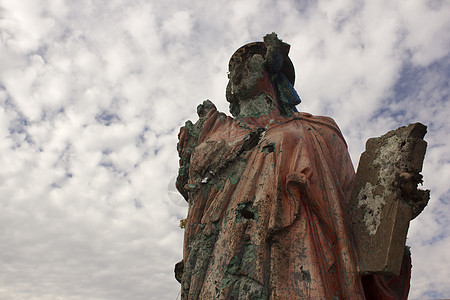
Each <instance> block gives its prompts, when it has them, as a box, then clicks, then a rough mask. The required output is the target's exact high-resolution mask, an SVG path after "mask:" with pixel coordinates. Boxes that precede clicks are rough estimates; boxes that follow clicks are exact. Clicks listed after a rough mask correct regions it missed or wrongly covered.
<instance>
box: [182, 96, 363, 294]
mask: <svg viewBox="0 0 450 300" xmlns="http://www.w3.org/2000/svg"><path fill="white" fill-rule="evenodd" d="M205 108H209V111H208V112H207V113H206V114H205V115H203V114H201V116H200V118H199V120H198V121H197V122H196V124H193V125H191V123H188V124H189V125H188V126H189V128H194V129H195V130H189V128H187V127H184V128H182V129H181V131H180V135H179V139H180V143H179V145H180V147H179V151H180V157H181V164H182V166H183V165H184V163H185V162H187V161H189V171H188V176H187V177H185V176H184V174H185V173H184V172H182V173H181V174H180V177H179V181H178V187H179V188H180V190H181V191H183V193H186V194H187V195H188V197H187V199H188V201H189V212H188V217H187V223H186V229H185V248H184V271H183V275H182V280H181V285H182V298H183V299H296V298H317V299H332V298H333V297H338V298H340V299H358V298H362V290H361V288H360V284H359V277H358V274H357V270H356V261H355V258H354V254H353V249H352V246H351V239H350V238H349V232H348V227H347V221H348V220H347V219H346V218H347V214H346V210H345V209H346V199H347V197H348V196H349V195H350V188H351V183H352V179H353V176H354V170H353V166H352V163H351V161H350V158H349V155H348V152H347V146H346V144H345V142H344V140H343V138H342V135H341V133H340V131H339V129H338V127H337V126H336V124H335V123H334V122H333V121H332V120H331V119H330V118H327V117H317V116H311V115H310V114H307V113H295V114H294V116H293V117H283V116H280V115H278V117H277V118H273V119H271V118H245V119H239V120H236V119H233V118H231V117H228V116H225V115H224V114H222V113H219V112H218V111H217V110H216V109H215V107H213V106H212V103H211V102H210V101H205V102H204V103H203V104H202V105H200V107H199V111H200V112H203V111H204V110H205ZM194 145H195V147H194V148H193V150H192V151H191V147H193V146H194ZM186 151H187V152H186ZM187 153H190V158H189V159H186V156H185V155H187Z"/></svg>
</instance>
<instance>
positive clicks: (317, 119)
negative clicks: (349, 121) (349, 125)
mask: <svg viewBox="0 0 450 300" xmlns="http://www.w3.org/2000/svg"><path fill="white" fill-rule="evenodd" d="M293 118H294V119H299V120H303V121H305V122H311V123H316V124H322V125H325V126H327V127H331V128H333V129H336V130H338V131H340V129H339V127H338V125H337V124H336V122H335V121H334V120H333V119H332V118H330V117H326V116H315V115H313V114H310V113H307V112H297V113H294V116H293Z"/></svg>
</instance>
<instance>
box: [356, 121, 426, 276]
mask: <svg viewBox="0 0 450 300" xmlns="http://www.w3.org/2000/svg"><path fill="white" fill-rule="evenodd" d="M425 133H426V126H425V125H423V124H420V123H416V124H411V125H409V126H407V127H406V126H405V127H400V128H398V129H397V130H393V131H390V132H388V133H386V134H385V135H383V136H381V137H378V138H372V139H369V140H368V141H367V143H366V151H365V152H364V153H362V155H361V158H360V161H359V165H358V170H357V173H356V177H355V184H354V187H353V191H352V196H351V201H350V202H351V206H350V207H351V210H350V212H351V218H352V223H353V234H354V239H355V245H356V249H357V253H358V267H359V272H360V273H361V274H370V273H384V274H391V275H398V274H399V273H400V268H401V265H402V260H403V252H404V247H405V242H406V235H407V232H408V227H409V222H410V220H411V219H413V218H415V217H416V216H417V215H418V214H419V213H420V212H421V211H422V210H423V208H424V207H425V206H426V204H427V203H428V200H429V191H423V190H418V189H417V185H418V184H419V183H421V182H422V175H420V174H419V172H421V171H422V163H423V159H424V156H425V151H426V146H427V143H426V142H425V141H424V140H423V137H424V135H425Z"/></svg>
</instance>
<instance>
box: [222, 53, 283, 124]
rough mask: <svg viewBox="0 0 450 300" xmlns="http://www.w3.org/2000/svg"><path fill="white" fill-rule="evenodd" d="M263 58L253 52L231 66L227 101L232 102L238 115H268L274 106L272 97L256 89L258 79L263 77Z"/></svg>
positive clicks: (235, 113)
mask: <svg viewBox="0 0 450 300" xmlns="http://www.w3.org/2000/svg"><path fill="white" fill-rule="evenodd" d="M264 70H265V69H264V59H263V57H262V56H261V55H259V54H255V55H253V56H251V57H249V58H248V59H245V60H244V61H242V62H241V63H236V64H235V65H233V66H232V68H231V69H230V73H229V76H228V77H229V79H230V81H229V82H228V86H227V98H228V101H230V102H234V103H235V105H236V107H237V108H238V110H237V111H232V113H233V114H234V115H235V116H239V117H260V116H262V115H268V114H269V113H270V111H271V110H273V109H274V108H275V104H274V99H272V98H271V97H270V96H268V95H266V94H264V93H261V91H259V90H258V86H257V83H258V80H260V79H261V78H263V77H264Z"/></svg>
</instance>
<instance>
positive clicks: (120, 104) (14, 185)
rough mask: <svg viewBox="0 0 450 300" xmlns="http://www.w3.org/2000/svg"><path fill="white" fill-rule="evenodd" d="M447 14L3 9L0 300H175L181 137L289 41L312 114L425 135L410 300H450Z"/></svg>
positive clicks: (388, 4) (55, 3)
mask: <svg viewBox="0 0 450 300" xmlns="http://www.w3.org/2000/svg"><path fill="white" fill-rule="evenodd" d="M449 12H450V4H449V2H448V1H439V0H429V1H424V0H411V1H352V0H340V1H311V0H310V1H258V0H250V1H222V0H219V1H189V2H186V1H138V0H127V1H125V0H114V1H101V0H97V1H96V0H82V1H64V0H47V1H45V0H34V1H26V0H14V1H10V0H0V38H1V40H0V41H1V42H0V57H1V58H2V59H1V60H0V64H1V65H0V139H1V141H0V166H1V168H0V205H1V208H0V268H1V270H2V272H0V273H1V274H0V299H37V300H44V299H74V300H78V299H95V300H97V299H98V300H103V299H105V300H106V299H108V300H110V299H175V298H176V297H177V295H178V292H179V285H178V283H177V282H176V281H175V279H174V276H173V266H174V263H176V262H177V261H179V260H180V259H181V257H182V242H183V231H182V230H181V229H180V228H178V222H179V219H180V218H184V217H185V216H186V206H185V205H183V204H180V203H178V202H177V200H176V197H175V196H174V195H173V193H169V194H168V189H169V190H170V187H169V188H168V185H169V183H170V182H171V180H173V178H174V176H175V175H176V172H177V165H178V157H177V153H176V142H177V134H178V130H179V127H180V126H182V125H183V124H184V122H185V121H186V120H187V119H191V120H193V121H195V120H196V106H197V104H199V103H201V102H202V101H203V100H205V99H211V100H212V101H213V102H214V103H215V104H216V105H217V107H218V109H219V110H221V111H224V112H227V113H228V103H227V102H226V101H225V86H226V83H227V74H226V73H227V63H228V59H229V57H230V56H231V54H232V53H233V52H234V51H235V50H236V49H237V48H238V47H240V46H241V45H243V44H245V43H247V42H251V41H255V40H261V39H262V37H263V36H264V35H265V34H267V33H270V32H272V31H275V32H277V33H278V35H279V37H280V38H281V39H283V40H284V41H286V42H287V43H289V44H291V53H290V57H291V60H292V61H293V63H294V65H295V68H296V78H297V79H296V85H295V87H296V89H297V91H298V93H299V94H300V96H301V98H302V100H303V102H302V103H301V104H300V105H299V106H298V109H299V110H300V111H306V112H310V113H313V114H316V115H327V116H330V117H332V118H334V119H335V120H336V121H337V123H338V124H339V126H340V127H341V129H342V131H343V133H344V135H345V138H346V140H347V142H348V145H349V151H350V154H351V156H352V159H353V163H354V165H355V166H356V165H357V162H358V160H359V155H360V153H361V152H362V151H364V144H365V141H366V140H367V139H368V138H370V137H373V136H379V135H382V134H384V133H385V132H387V131H389V130H391V129H395V128H397V127H399V126H403V125H407V124H409V123H413V122H422V123H424V124H426V125H428V133H427V135H426V140H427V141H428V143H429V146H428V151H427V155H426V158H425V164H424V169H423V175H424V188H427V189H431V200H430V204H429V206H428V207H427V208H426V209H425V211H424V212H423V213H422V214H421V215H420V216H419V217H418V218H417V219H415V220H414V221H412V223H411V226H410V231H409V235H408V244H409V245H410V246H411V247H412V255H413V274H412V281H411V285H412V287H411V292H410V298H411V299H420V298H424V297H428V298H430V297H431V298H445V297H450V287H449V285H448V283H447V281H448V278H449V277H450V257H449V256H448V254H447V251H448V250H447V249H448V248H450V229H449V228H450V217H449V214H448V213H447V212H449V211H450V210H449V208H450V203H449V195H450V189H449V184H448V183H449V182H450V151H449V149H450V142H449V141H450V137H449V135H450V123H449V122H448V114H449V112H450V105H449V86H448V78H449V75H450V74H449V73H450V55H449V50H450V19H449V18H448V15H449Z"/></svg>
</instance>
